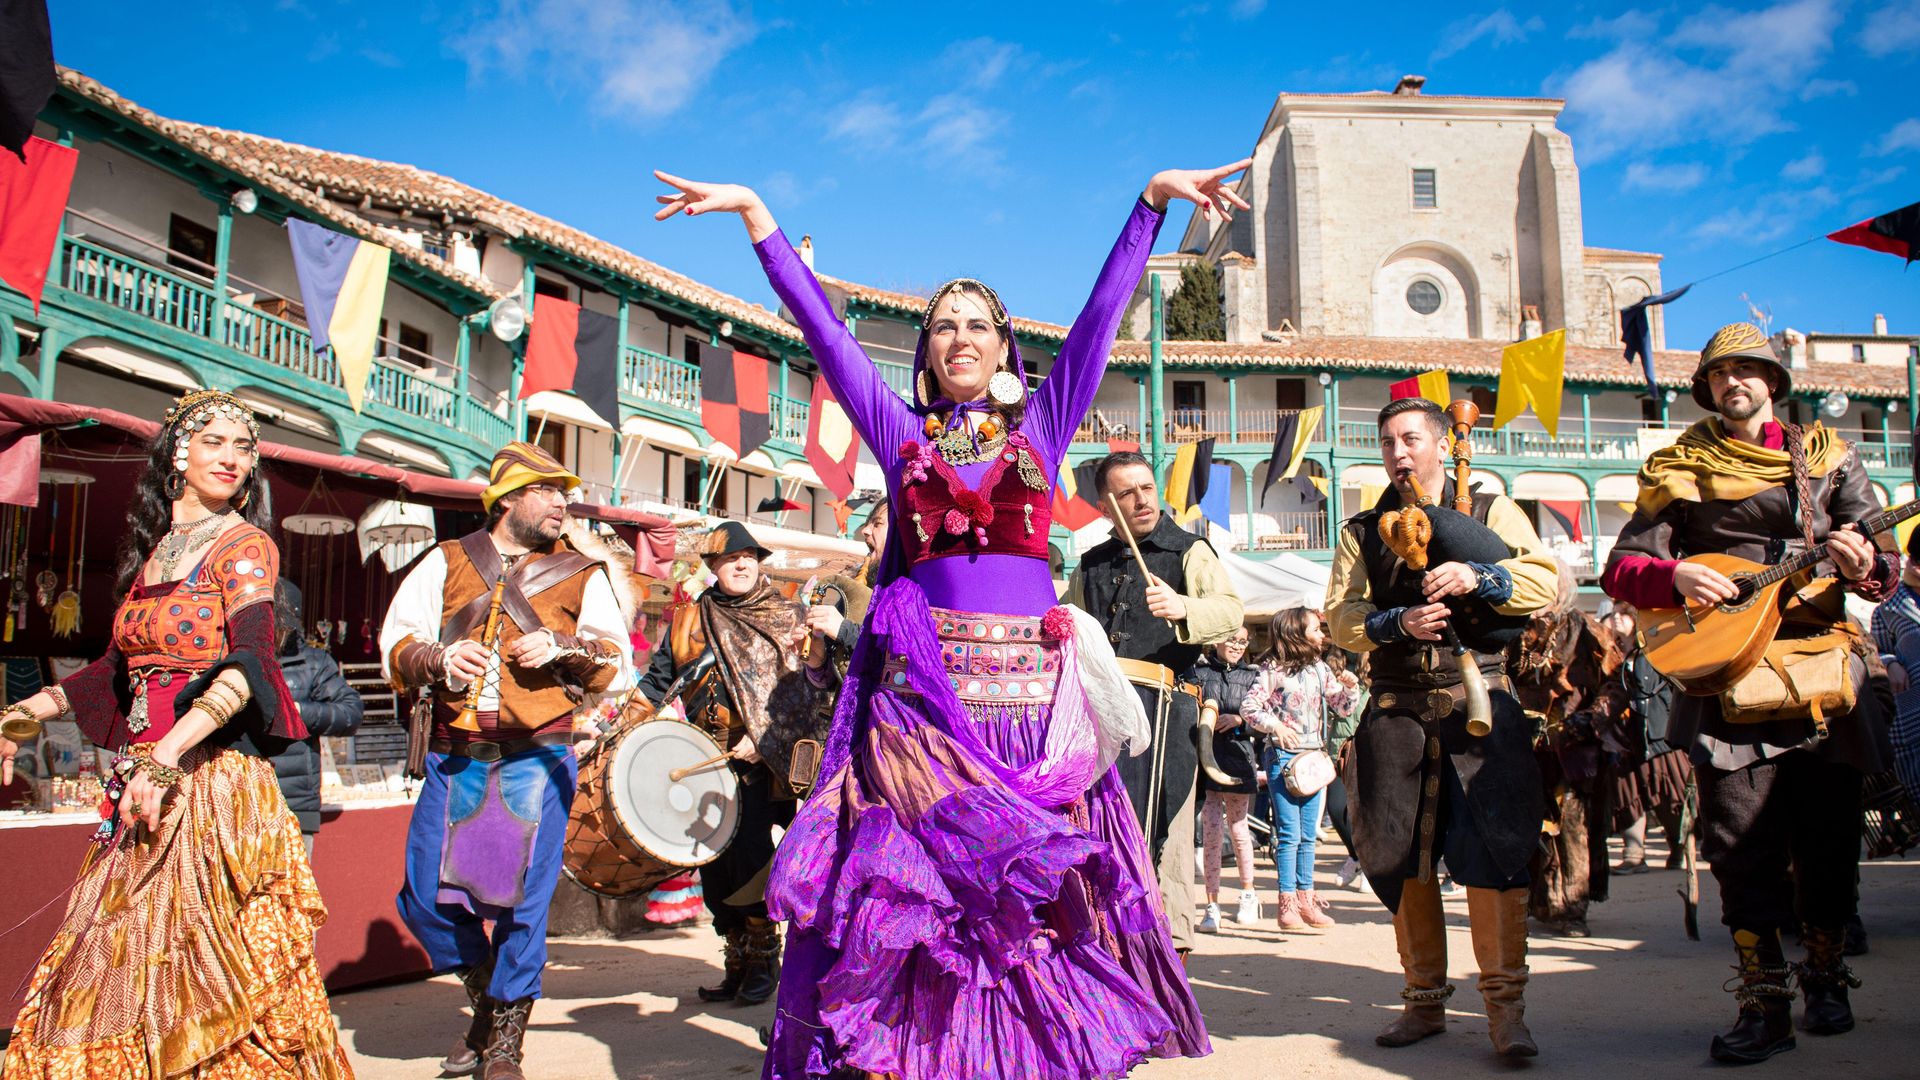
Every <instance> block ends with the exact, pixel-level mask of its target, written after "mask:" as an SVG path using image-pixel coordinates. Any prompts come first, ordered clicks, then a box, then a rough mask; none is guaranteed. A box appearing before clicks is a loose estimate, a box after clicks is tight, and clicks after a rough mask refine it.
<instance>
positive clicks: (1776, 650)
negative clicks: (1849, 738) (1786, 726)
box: [1720, 625, 1866, 738]
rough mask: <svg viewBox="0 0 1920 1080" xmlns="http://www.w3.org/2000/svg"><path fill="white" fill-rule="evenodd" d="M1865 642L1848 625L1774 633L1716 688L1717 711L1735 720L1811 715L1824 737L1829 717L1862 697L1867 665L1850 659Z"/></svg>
mask: <svg viewBox="0 0 1920 1080" xmlns="http://www.w3.org/2000/svg"><path fill="white" fill-rule="evenodd" d="M1863 642H1864V639H1863V638H1862V637H1861V635H1860V632H1859V631H1858V630H1855V629H1854V628H1853V627H1852V626H1849V625H1842V626H1837V627H1835V628H1833V629H1832V630H1829V631H1827V632H1826V633H1824V634H1815V635H1813V636H1811V637H1799V638H1775V639H1774V641H1773V643H1772V644H1771V645H1768V646H1767V651H1766V655H1765V656H1763V657H1762V658H1761V660H1760V663H1759V664H1757V665H1755V666H1754V669H1753V670H1752V671H1750V672H1748V673H1747V675H1746V677H1745V678H1742V679H1741V680H1740V681H1739V682H1737V683H1735V684H1733V686H1732V687H1731V688H1729V689H1727V690H1723V691H1721V692H1720V711H1721V715H1722V716H1724V717H1726V719H1727V720H1728V721H1730V722H1732V723H1736V724H1764V723H1768V722H1770V721H1774V720H1812V721H1813V724H1814V727H1815V728H1816V729H1817V730H1818V731H1819V734H1820V737H1822V738H1825V737H1826V734H1827V720H1828V719H1829V718H1831V717H1839V716H1845V715H1847V714H1848V713H1850V712H1852V711H1853V708H1854V705H1855V704H1857V703H1858V701H1859V700H1860V688H1861V684H1862V683H1864V682H1865V681H1866V665H1865V664H1864V663H1860V664H1856V663H1855V662H1854V660H1855V657H1856V656H1857V655H1858V654H1859V652H1860V650H1861V649H1862V648H1863V647H1864V645H1863Z"/></svg>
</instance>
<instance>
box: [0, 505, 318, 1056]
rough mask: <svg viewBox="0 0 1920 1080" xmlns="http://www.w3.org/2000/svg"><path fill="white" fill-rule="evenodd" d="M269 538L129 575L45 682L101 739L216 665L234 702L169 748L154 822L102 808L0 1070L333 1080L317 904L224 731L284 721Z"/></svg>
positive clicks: (260, 736) (168, 703)
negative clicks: (170, 571) (242, 691)
mask: <svg viewBox="0 0 1920 1080" xmlns="http://www.w3.org/2000/svg"><path fill="white" fill-rule="evenodd" d="M278 575H279V553H278V551H277V550H276V549H275V547H274V544H273V541H272V540H271V539H270V538H268V537H267V535H266V534H265V533H263V532H261V531H260V530H259V529H256V528H254V527H252V526H250V525H243V526H239V527H233V528H229V529H228V530H227V531H226V532H225V533H224V534H223V535H222V536H221V537H220V538H219V539H218V540H217V541H215V543H214V545H213V547H212V548H211V549H209V551H208V553H207V555H206V557H205V558H204V559H203V560H202V561H201V563H200V565H199V566H197V567H196V568H195V569H194V571H193V572H192V573H190V574H188V575H187V576H186V577H185V578H183V579H181V580H179V581H173V582H165V583H161V584H157V585H136V586H135V587H134V589H133V591H132V592H131V593H130V594H129V595H128V597H127V599H126V600H125V601H124V602H123V603H122V605H121V607H120V609H119V611H117V612H116V613H115V615H114V633H113V646H112V648H111V649H109V651H108V654H107V655H106V656H105V657H103V658H102V659H101V660H100V661H98V662H97V663H95V664H93V665H90V666H89V667H88V668H86V669H84V670H83V671H81V672H79V673H78V674H76V675H74V676H71V677H70V678H68V679H67V680H65V681H64V682H63V686H64V688H65V689H66V690H67V693H68V697H69V700H70V701H71V702H72V704H73V709H74V712H75V716H76V718H77V719H78V720H79V722H80V725H81V728H82V730H83V731H85V732H86V733H87V735H88V736H89V737H90V738H91V739H93V741H94V742H95V743H97V744H99V745H101V746H103V747H107V748H109V749H116V750H117V749H124V748H126V747H127V746H129V745H133V744H138V743H150V742H152V741H154V740H156V739H158V738H159V737H160V735H161V734H163V733H164V732H165V731H166V730H167V728H168V727H170V726H171V725H172V722H173V718H174V716H175V712H176V705H175V698H176V696H186V697H188V699H189V700H191V696H192V695H195V694H197V686H196V683H195V680H204V679H205V678H206V677H207V676H208V675H210V674H211V673H212V672H213V671H214V669H216V668H219V667H224V666H228V665H232V666H234V667H237V668H239V669H240V670H241V671H242V673H243V674H245V675H246V677H247V682H248V685H249V688H250V689H251V690H252V700H251V701H250V702H249V704H248V707H247V709H245V710H244V711H243V712H242V713H241V714H240V715H238V716H236V717H235V718H234V719H233V721H231V722H230V723H229V724H228V725H227V726H226V727H225V728H222V729H221V730H220V731H219V732H216V733H215V735H214V736H213V737H211V738H209V739H208V740H207V741H206V742H203V743H202V744H201V745H200V746H197V747H195V748H194V749H193V750H192V751H190V752H188V753H187V754H186V755H185V756H184V757H183V758H182V759H181V766H182V768H184V769H186V770H187V777H186V779H184V780H182V781H181V782H180V785H179V787H178V788H177V789H176V790H175V792H174V793H173V795H172V797H171V798H169V799H168V801H167V803H166V809H165V811H164V812H163V813H162V815H161V820H160V827H159V829H158V830H157V831H154V832H148V831H147V830H145V829H142V828H138V827H135V826H133V825H130V824H121V825H120V826H119V828H118V830H117V832H116V833H115V834H114V836H113V837H112V838H111V839H109V840H107V841H105V842H104V843H102V844H101V845H100V846H99V847H97V848H96V849H95V851H94V852H93V853H92V854H91V855H89V856H88V858H87V860H86V862H85V864H84V865H83V866H82V868H81V872H80V879H79V881H78V882H77V883H76V884H75V886H74V890H73V895H72V897H71V899H70V900H69V902H68V905H67V912H66V918H65V920H64V921H63V922H62V924H61V926H60V929H59V930H58V931H57V932H56V933H55V934H54V937H53V942H52V944H51V945H49V946H48V948H47V951H46V954H45V956H43V957H42V958H41V961H40V965H39V967H38V968H37V969H36V970H35V972H34V974H33V981H32V984H31V988H30V990H29V991H28V995H27V1000H26V1004H25V1005H24V1007H23V1008H22V1009H21V1011H20V1016H19V1019H18V1021H17V1022H16V1024H15V1027H14V1032H13V1041H12V1043H11V1045H10V1046H9V1047H8V1048H7V1052H6V1070H5V1072H4V1074H3V1076H4V1080H26V1078H45V1080H95V1078H100V1080H121V1078H128V1077H150V1078H155V1080H158V1078H161V1077H176V1076H193V1077H209V1078H225V1077H234V1078H239V1077H296V1078H301V1080H332V1078H350V1077H351V1076H352V1075H353V1070H352V1067H351V1066H350V1065H349V1064H348V1062H347V1057H346V1053H345V1051H344V1050H343V1049H342V1048H341V1047H340V1045H339V1041H338V1034H337V1031H336V1029H335V1026H334V1021H333V1016H332V1014H331V1012H330V1011H329V1009H328V1006H327V995H326V990H325V988H324V987H323V985H322V983H321V980H320V971H319V968H318V966H317V965H316V964H315V962H314V932H315V931H316V930H318V929H319V927H320V925H321V924H322V923H324V922H325V921H326V917H327V911H326V907H325V906H324V905H323V904H322V903H321V901H320V893H319V890H318V889H317V888H316V886H315V885H314V880H313V871H312V870H311V868H310V867H309V866H308V864H307V859H306V851H305V849H304V848H303V846H302V845H301V841H300V825H299V822H298V821H297V820H296V819H295V818H294V816H293V814H292V812H290V811H289V810H288V809H287V804H286V800H285V799H283V798H282V797H281V794H280V788H279V785H278V783H277V782H276V781H275V780H274V775H273V768H272V766H271V765H270V764H269V763H268V762H267V761H266V760H265V759H263V758H261V757H259V756H257V755H256V754H253V753H243V752H242V751H241V750H239V749H235V748H234V746H233V745H231V744H232V743H241V744H242V745H248V746H251V745H254V744H255V742H264V741H268V740H270V739H273V738H286V737H298V736H299V735H301V734H304V729H302V728H301V727H300V723H299V717H298V713H297V710H294V708H293V706H292V703H291V700H290V698H289V696H288V695H287V692H286V687H285V684H284V682H282V681H281V678H280V673H279V666H278V664H277V663H275V662H274V660H273V657H274V653H275V650H274V648H273V641H274V636H273V632H272V611H273V605H272V604H271V603H270V602H269V601H271V599H272V597H273V588H274V582H275V581H276V580H277V578H278Z"/></svg>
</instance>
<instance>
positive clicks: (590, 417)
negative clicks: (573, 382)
mask: <svg viewBox="0 0 1920 1080" xmlns="http://www.w3.org/2000/svg"><path fill="white" fill-rule="evenodd" d="M535 414H538V415H541V416H544V417H546V418H547V419H549V420H561V421H564V422H566V423H569V424H572V425H574V426H575V427H583V428H592V429H594V430H595V431H612V430H613V427H612V425H610V424H608V423H607V422H606V421H605V420H602V419H600V414H599V413H596V412H594V411H593V410H592V409H589V408H587V403H586V402H584V401H581V400H580V399H579V398H577V397H574V396H573V395H572V394H568V393H563V392H562V391H559V390H542V391H540V392H539V393H537V394H533V395H531V396H530V397H528V398H527V415H528V416H533V415H535ZM535 426H536V427H537V426H539V425H538V424H537V423H536V424H535Z"/></svg>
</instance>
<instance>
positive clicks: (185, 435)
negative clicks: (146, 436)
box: [162, 390, 260, 468]
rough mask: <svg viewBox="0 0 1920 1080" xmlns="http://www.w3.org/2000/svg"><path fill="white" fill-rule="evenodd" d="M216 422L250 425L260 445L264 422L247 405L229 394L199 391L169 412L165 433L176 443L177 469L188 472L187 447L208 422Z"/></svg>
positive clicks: (174, 457)
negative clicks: (235, 422) (218, 419)
mask: <svg viewBox="0 0 1920 1080" xmlns="http://www.w3.org/2000/svg"><path fill="white" fill-rule="evenodd" d="M215 418H224V419H228V420H237V421H239V422H240V423H242V424H245V425H247V431H248V433H249V434H251V435H252V436H253V437H254V439H255V440H256V441H258V440H259V438H260V421H259V419H258V418H257V417H255V416H254V415H253V410H252V409H249V408H247V403H246V402H244V401H241V400H240V399H239V398H237V397H235V396H233V395H232V394H230V393H228V392H227V391H225V390H195V391H193V392H191V393H188V394H184V395H182V396H181V397H180V399H179V400H178V401H175V402H174V403H173V408H171V409H168V410H167V415H166V419H165V421H164V422H163V424H162V429H163V431H164V432H165V433H166V435H167V436H171V437H172V439H173V464H174V467H175V468H185V467H186V462H187V444H189V443H191V442H192V441H193V437H194V435H195V434H197V433H198V432H199V431H200V429H201V428H203V427H206V426H207V422H208V421H210V420H213V419H215Z"/></svg>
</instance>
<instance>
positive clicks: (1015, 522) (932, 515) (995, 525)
mask: <svg viewBox="0 0 1920 1080" xmlns="http://www.w3.org/2000/svg"><path fill="white" fill-rule="evenodd" d="M900 457H901V460H902V461H903V462H904V463H905V468H904V469H903V471H902V473H901V477H900V485H901V500H902V501H903V502H904V503H905V509H906V515H905V516H906V520H905V521H903V522H900V523H899V525H900V526H901V527H902V532H901V540H902V543H903V544H904V545H905V549H906V554H907V562H908V564H909V565H912V564H916V563H920V562H924V561H925V560H928V559H939V558H944V557H946V556H948V555H983V554H989V553H991V554H995V555H1024V556H1027V557H1029V558H1036V559H1044V558H1046V557H1047V530H1048V528H1049V526H1051V525H1052V523H1053V510H1052V484H1051V483H1050V482H1049V481H1048V477H1049V476H1050V475H1051V474H1050V473H1049V472H1048V471H1047V467H1046V465H1045V464H1044V463H1042V462H1041V460H1040V455H1039V453H1038V452H1037V451H1035V450H1034V448H1033V444H1032V443H1030V442H1028V441H1027V437H1026V435H1024V434H1022V433H1021V432H1018V431H1015V432H1013V433H1012V434H1010V435H1008V436H1007V443H1006V445H1005V446H1004V447H1002V448H1001V450H1000V454H999V456H998V457H997V458H995V459H994V461H993V463H992V464H991V465H989V466H987V471H986V473H985V475H983V476H982V477H981V478H980V486H979V487H978V488H969V487H967V485H966V482H965V481H963V480H962V479H961V478H960V475H959V473H958V472H956V471H955V470H954V467H953V466H952V465H949V464H947V462H946V459H944V458H942V457H941V456H940V455H939V453H937V452H936V451H935V450H934V449H933V447H932V446H929V445H923V444H921V443H917V442H908V443H906V444H905V445H903V446H902V447H900Z"/></svg>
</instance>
